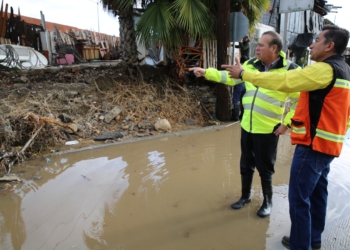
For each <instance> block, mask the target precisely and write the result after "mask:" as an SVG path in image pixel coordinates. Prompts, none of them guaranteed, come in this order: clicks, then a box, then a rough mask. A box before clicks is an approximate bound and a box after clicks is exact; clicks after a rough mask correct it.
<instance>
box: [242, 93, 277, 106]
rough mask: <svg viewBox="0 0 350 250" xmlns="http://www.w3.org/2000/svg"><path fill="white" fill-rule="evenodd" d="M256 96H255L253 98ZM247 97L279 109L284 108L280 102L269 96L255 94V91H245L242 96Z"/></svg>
mask: <svg viewBox="0 0 350 250" xmlns="http://www.w3.org/2000/svg"><path fill="white" fill-rule="evenodd" d="M255 94H256V96H255ZM248 96H252V97H254V96H255V97H256V98H259V99H261V100H263V101H265V102H268V103H270V104H272V105H274V106H276V107H278V108H281V107H284V102H281V101H279V100H277V99H276V98H273V97H271V96H269V95H266V94H264V93H262V92H260V91H258V92H256V91H255V90H249V91H247V92H246V93H245V94H244V97H248Z"/></svg>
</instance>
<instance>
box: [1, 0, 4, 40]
mask: <svg viewBox="0 0 350 250" xmlns="http://www.w3.org/2000/svg"><path fill="white" fill-rule="evenodd" d="M3 7H4V0H2V3H1V10H0V36H1V34H2V22H3V12H2V11H3V9H4V8H3Z"/></svg>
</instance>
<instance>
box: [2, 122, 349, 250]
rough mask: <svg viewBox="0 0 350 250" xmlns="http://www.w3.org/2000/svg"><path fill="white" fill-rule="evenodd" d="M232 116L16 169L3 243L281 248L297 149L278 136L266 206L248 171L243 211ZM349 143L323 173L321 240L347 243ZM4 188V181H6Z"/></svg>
mask: <svg viewBox="0 0 350 250" xmlns="http://www.w3.org/2000/svg"><path fill="white" fill-rule="evenodd" d="M239 137H240V127H239V124H233V125H230V126H223V127H216V128H215V127H213V128H210V129H207V130H205V131H201V132H195V133H185V134H181V135H180V134H178V135H174V134H169V136H168V137H166V136H163V137H158V138H153V139H149V140H143V141H139V142H137V143H126V144H120V145H113V146H108V147H99V148H94V149H92V148H90V149H88V150H81V151H78V152H74V153H67V154H60V155H55V156H50V157H46V158H45V159H40V160H33V161H28V162H25V163H24V164H23V165H21V166H16V167H14V168H13V171H12V172H13V173H18V174H19V175H20V176H21V178H23V182H22V183H18V184H17V185H15V184H14V183H12V184H11V186H9V185H5V184H4V183H1V184H0V188H1V190H2V191H1V192H0V199H1V203H0V249H25V250H26V249H28V250H32V249H45V250H46V249H59V250H60V249H116V250H121V249H125V250H138V249H152V250H153V249H154V250H158V249H159V250H163V249H166V250H167V249H169V250H172V249H174V250H175V249H176V250H178V249H186V250H187V249H208V250H214V249H216V250H221V249H223V250H226V249H235V250H241V249H242V250H243V249H249V250H250V249H254V250H259V249H284V247H283V246H282V245H281V243H280V240H281V237H282V236H283V235H287V234H288V232H289V227H290V221H289V215H288V200H287V190H288V178H289V168H290V163H291V159H292V154H293V151H294V146H292V145H291V144H290V139H289V136H288V135H285V136H282V137H281V138H280V142H279V147H278V158H277V162H276V167H275V168H276V173H275V175H274V180H273V183H274V197H273V203H274V206H273V211H272V214H271V216H270V218H265V219H261V218H258V217H257V215H256V212H257V210H258V208H259V206H260V204H261V202H262V199H263V198H262V195H261V187H260V180H259V178H258V175H257V174H255V177H254V185H253V201H252V202H251V203H250V204H249V205H246V206H245V207H244V208H242V209H240V210H232V209H231V208H230V205H231V204H232V203H233V202H234V201H236V200H237V199H238V198H239V196H240V175H239V156H240V146H239ZM349 159H350V143H349V133H348V135H347V139H346V143H345V146H344V149H343V153H342V155H341V157H340V158H338V159H336V160H335V161H334V162H333V164H332V167H331V172H330V174H329V205H328V214H327V225H326V231H325V233H324V234H323V249H350V245H349V235H348V232H349V231H350V230H349V229H350V227H349V221H350V219H349V218H350V216H349V215H350V202H349V200H350V183H349V181H348V180H349V176H350V168H349ZM4 189H7V190H4Z"/></svg>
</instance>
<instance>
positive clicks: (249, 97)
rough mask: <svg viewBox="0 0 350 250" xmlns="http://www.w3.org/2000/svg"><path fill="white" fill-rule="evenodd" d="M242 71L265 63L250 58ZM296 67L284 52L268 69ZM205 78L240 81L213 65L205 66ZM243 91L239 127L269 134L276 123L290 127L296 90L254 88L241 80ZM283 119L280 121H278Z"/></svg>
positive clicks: (250, 131) (278, 70)
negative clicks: (287, 103)
mask: <svg viewBox="0 0 350 250" xmlns="http://www.w3.org/2000/svg"><path fill="white" fill-rule="evenodd" d="M243 69H244V70H245V71H250V72H256V71H261V72H263V71H265V66H264V65H263V63H262V62H261V61H259V60H258V59H256V58H253V59H250V60H248V61H246V62H245V63H244V64H243ZM292 69H300V67H299V66H298V65H296V64H295V63H293V62H291V61H289V60H286V58H285V53H284V52H282V51H281V52H280V60H279V61H278V62H277V64H276V65H275V66H274V67H272V68H271V69H270V70H269V72H271V73H273V72H278V73H285V72H287V71H288V70H292ZM205 78H207V79H208V80H211V81H215V82H218V83H224V84H226V85H230V86H234V85H235V84H238V83H241V82H242V81H241V80H240V79H232V78H230V76H229V74H228V72H227V71H219V70H217V69H214V68H208V69H206V73H205ZM245 87H246V93H245V94H244V96H243V99H242V104H243V110H244V112H243V117H242V121H241V126H242V128H243V129H244V130H245V131H247V132H249V133H253V134H270V133H273V132H274V130H275V129H276V126H277V125H278V124H280V123H283V124H284V125H285V126H287V127H290V124H291V118H292V117H293V115H294V112H295V107H296V105H297V103H298V99H299V92H293V93H285V92H280V91H276V90H268V89H264V88H261V87H255V86H254V85H253V84H252V83H250V82H245ZM288 98H289V100H290V102H291V106H290V110H289V112H288V113H287V114H286V115H285V116H284V114H285V103H286V101H287V99H288ZM282 119H283V120H282Z"/></svg>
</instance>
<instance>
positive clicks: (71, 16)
mask: <svg viewBox="0 0 350 250" xmlns="http://www.w3.org/2000/svg"><path fill="white" fill-rule="evenodd" d="M4 2H5V3H7V4H9V6H12V7H13V8H14V13H15V14H18V7H19V8H20V11H21V15H24V16H29V17H35V18H40V11H43V13H44V15H45V20H46V21H50V22H55V23H60V24H65V25H70V26H74V27H77V28H80V29H88V30H94V31H97V32H98V29H99V28H100V32H101V33H105V34H108V35H116V36H119V23H118V19H117V18H115V17H112V16H111V15H110V14H108V13H107V12H105V11H104V10H103V9H102V6H101V4H97V3H99V0H4ZM328 4H333V5H334V6H342V7H343V8H341V9H337V10H335V11H337V12H338V13H330V14H328V15H327V16H325V18H327V19H329V20H330V21H332V22H334V23H335V24H337V25H339V26H341V27H343V28H346V29H348V30H350V22H349V21H348V20H349V15H350V1H349V0H328ZM97 7H99V8H97ZM98 23H99V25H98ZM98 27H99V28H98Z"/></svg>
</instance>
